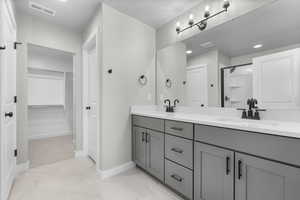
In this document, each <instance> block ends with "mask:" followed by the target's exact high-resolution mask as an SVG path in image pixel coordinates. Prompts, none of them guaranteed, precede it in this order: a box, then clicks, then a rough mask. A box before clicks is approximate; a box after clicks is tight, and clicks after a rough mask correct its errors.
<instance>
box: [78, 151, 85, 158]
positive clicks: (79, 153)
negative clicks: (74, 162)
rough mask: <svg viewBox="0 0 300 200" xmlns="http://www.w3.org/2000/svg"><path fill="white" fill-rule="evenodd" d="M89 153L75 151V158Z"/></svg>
mask: <svg viewBox="0 0 300 200" xmlns="http://www.w3.org/2000/svg"><path fill="white" fill-rule="evenodd" d="M86 156H87V153H86V152H85V151H75V158H82V157H86Z"/></svg>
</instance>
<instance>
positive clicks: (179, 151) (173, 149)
mask: <svg viewBox="0 0 300 200" xmlns="http://www.w3.org/2000/svg"><path fill="white" fill-rule="evenodd" d="M171 151H173V152H175V153H180V154H182V153H183V150H182V149H178V148H172V149H171Z"/></svg>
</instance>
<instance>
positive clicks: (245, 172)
mask: <svg viewBox="0 0 300 200" xmlns="http://www.w3.org/2000/svg"><path fill="white" fill-rule="evenodd" d="M235 162H236V163H235V165H236V182H235V185H236V189H235V199H236V200H299V198H300V169H299V168H294V167H291V166H287V165H283V164H280V163H277V162H272V161H269V160H265V159H260V158H256V157H253V156H248V155H244V154H239V153H236V161H235Z"/></svg>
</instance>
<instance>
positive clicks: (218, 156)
mask: <svg viewBox="0 0 300 200" xmlns="http://www.w3.org/2000/svg"><path fill="white" fill-rule="evenodd" d="M194 148H195V154H194V156H195V159H194V160H195V171H194V199H195V200H204V199H205V200H233V199H234V152H233V151H228V150H225V149H222V148H217V147H214V146H210V145H206V144H202V143H198V142H197V143H195V147H194ZM248 200H250V199H248ZM251 200H252V199H251Z"/></svg>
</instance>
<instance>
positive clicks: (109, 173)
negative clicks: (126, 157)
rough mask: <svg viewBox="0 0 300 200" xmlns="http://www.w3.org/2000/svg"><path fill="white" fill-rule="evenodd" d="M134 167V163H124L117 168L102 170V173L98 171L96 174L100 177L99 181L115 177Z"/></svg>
mask: <svg viewBox="0 0 300 200" xmlns="http://www.w3.org/2000/svg"><path fill="white" fill-rule="evenodd" d="M134 167H135V163H134V162H132V161H131V162H128V163H125V164H123V165H120V166H118V167H115V168H112V169H108V170H104V171H103V170H99V169H98V170H97V171H98V174H99V175H100V176H101V179H106V178H110V177H113V176H116V175H118V174H120V173H123V172H125V171H127V170H129V169H132V168H134Z"/></svg>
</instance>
